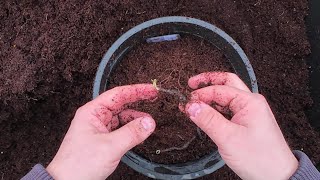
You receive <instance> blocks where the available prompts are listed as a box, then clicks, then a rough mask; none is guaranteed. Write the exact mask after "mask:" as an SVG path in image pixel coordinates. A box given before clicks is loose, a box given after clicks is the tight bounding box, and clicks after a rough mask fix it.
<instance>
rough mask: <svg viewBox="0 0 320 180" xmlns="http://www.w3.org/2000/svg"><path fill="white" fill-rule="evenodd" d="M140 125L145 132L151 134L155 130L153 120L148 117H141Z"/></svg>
mask: <svg viewBox="0 0 320 180" xmlns="http://www.w3.org/2000/svg"><path fill="white" fill-rule="evenodd" d="M140 123H141V125H142V127H143V129H144V130H145V131H148V132H153V131H154V130H155V128H156V122H155V120H154V119H153V118H152V117H150V116H145V117H142V118H141V120H140Z"/></svg>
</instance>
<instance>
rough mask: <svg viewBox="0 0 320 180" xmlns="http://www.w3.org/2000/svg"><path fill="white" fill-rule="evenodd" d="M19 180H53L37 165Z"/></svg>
mask: <svg viewBox="0 0 320 180" xmlns="http://www.w3.org/2000/svg"><path fill="white" fill-rule="evenodd" d="M21 180H53V178H52V177H51V176H50V174H49V173H48V172H47V171H46V169H45V168H44V167H43V166H42V165H41V164H37V165H35V166H34V167H33V168H32V170H31V171H30V172H29V173H28V174H26V175H25V176H24V177H23V178H22V179H21Z"/></svg>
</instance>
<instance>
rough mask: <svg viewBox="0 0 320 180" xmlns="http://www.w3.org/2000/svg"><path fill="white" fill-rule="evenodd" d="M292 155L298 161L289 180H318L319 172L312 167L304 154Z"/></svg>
mask: <svg viewBox="0 0 320 180" xmlns="http://www.w3.org/2000/svg"><path fill="white" fill-rule="evenodd" d="M293 154H294V155H295V156H296V158H297V159H298V161H299V167H298V169H297V171H296V172H295V173H294V174H293V175H292V177H291V178H290V180H320V173H319V171H318V170H317V169H316V167H314V165H313V164H312V162H311V161H310V159H309V158H308V156H307V155H306V154H305V153H303V152H301V151H293Z"/></svg>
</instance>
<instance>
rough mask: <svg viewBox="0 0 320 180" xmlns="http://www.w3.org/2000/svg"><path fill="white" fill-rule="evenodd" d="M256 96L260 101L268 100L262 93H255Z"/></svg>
mask: <svg viewBox="0 0 320 180" xmlns="http://www.w3.org/2000/svg"><path fill="white" fill-rule="evenodd" d="M254 98H255V99H256V100H257V101H258V102H266V101H267V100H266V98H265V97H264V96H263V95H261V94H255V95H254Z"/></svg>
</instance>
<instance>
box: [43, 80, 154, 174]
mask: <svg viewBox="0 0 320 180" xmlns="http://www.w3.org/2000/svg"><path fill="white" fill-rule="evenodd" d="M156 96H157V90H156V89H155V88H154V87H153V86H152V85H146V84H137V85H129V86H121V87H116V88H113V89H111V90H109V91H106V92H105V93H103V94H101V95H100V96H99V97H97V98H96V99H94V100H92V101H91V102H88V103H87V104H85V105H84V106H82V107H80V108H79V109H78V110H77V112H76V114H75V117H74V119H73V120H72V123H71V125H70V128H69V130H68V132H67V134H66V135H65V137H64V140H63V142H62V144H61V146H60V148H59V151H58V153H57V154H56V156H55V157H54V159H53V160H52V162H51V163H50V164H49V166H48V167H47V171H48V172H49V173H50V175H51V176H52V177H53V178H54V179H59V180H61V179H78V180H81V179H106V178H107V177H108V176H109V175H110V174H111V173H112V172H113V171H114V170H115V168H116V167H117V165H118V164H119V161H120V159H121V157H122V156H123V155H124V154H125V153H126V152H127V151H128V150H130V149H131V148H133V147H134V146H136V145H138V144H139V143H141V142H142V141H144V140H145V139H146V138H147V137H148V136H149V135H150V134H151V133H152V132H153V131H154V129H155V126H156V125H155V122H154V120H153V119H152V118H151V116H150V115H149V114H147V113H143V112H138V111H134V110H124V111H122V110H123V108H124V106H125V104H127V103H132V102H135V101H139V100H145V99H154V98H155V97H156ZM132 118H134V119H135V120H133V121H131V122H129V121H130V120H132ZM119 120H120V123H124V124H125V123H128V124H126V125H124V126H123V127H121V128H119V129H117V130H115V131H112V130H113V129H115V128H116V127H117V126H118V125H119Z"/></svg>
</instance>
